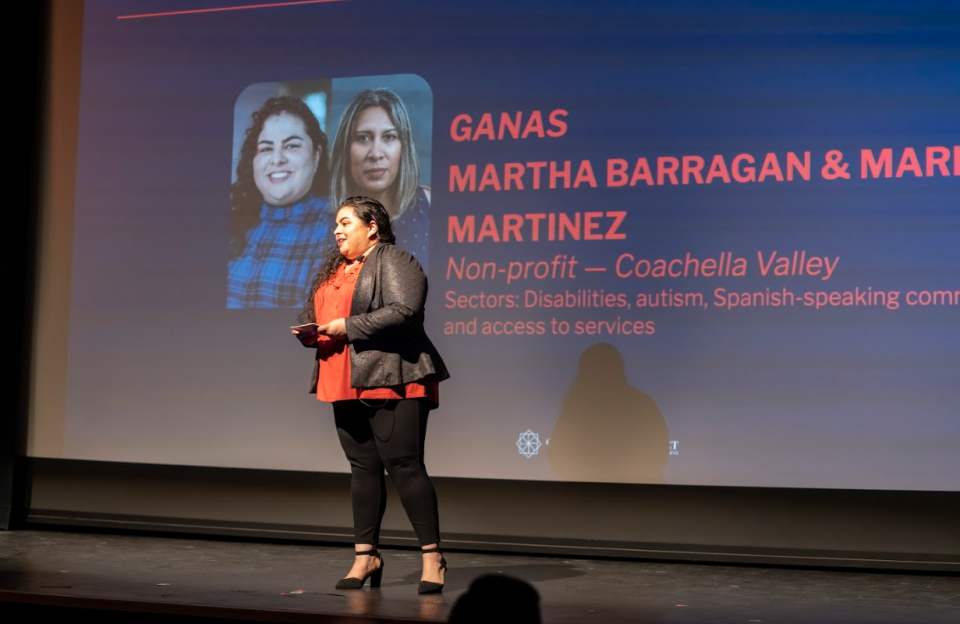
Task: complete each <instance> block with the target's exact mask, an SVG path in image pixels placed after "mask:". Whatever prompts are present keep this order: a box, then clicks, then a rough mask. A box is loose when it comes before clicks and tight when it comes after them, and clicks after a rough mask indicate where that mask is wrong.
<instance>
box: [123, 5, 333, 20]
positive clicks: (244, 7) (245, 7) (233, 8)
mask: <svg viewBox="0 0 960 624" xmlns="http://www.w3.org/2000/svg"><path fill="white" fill-rule="evenodd" d="M345 1H346V0H296V1H295V2H271V3H268V4H244V5H240V6H231V7H219V8H216V9H190V10H187V11H168V12H167V13H141V14H139V15H118V16H117V19H118V20H122V19H140V18H143V17H168V16H170V15H193V14H195V13H219V12H221V11H246V10H248V9H272V8H273V7H285V6H295V5H298V4H320V3H321V2H345Z"/></svg>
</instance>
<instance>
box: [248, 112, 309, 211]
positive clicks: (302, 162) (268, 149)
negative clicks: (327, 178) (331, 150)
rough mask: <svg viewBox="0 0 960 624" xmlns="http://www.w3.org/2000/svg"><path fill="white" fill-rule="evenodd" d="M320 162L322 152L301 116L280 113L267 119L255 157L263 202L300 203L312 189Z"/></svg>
mask: <svg viewBox="0 0 960 624" xmlns="http://www.w3.org/2000/svg"><path fill="white" fill-rule="evenodd" d="M319 163H320V149H319V148H316V147H314V145H313V141H311V140H310V136H309V135H308V134H307V129H306V127H305V126H304V125H303V121H302V120H301V119H300V118H299V117H297V116H296V115H290V114H288V113H280V114H279V115H273V116H271V117H268V118H267V120H266V121H265V122H264V124H263V130H261V131H260V136H259V137H258V139H257V155H256V156H254V157H253V181H254V183H255V184H256V185H257V189H259V190H260V193H261V194H262V195H263V199H264V201H266V202H267V203H268V204H272V205H274V206H285V205H287V204H292V203H294V202H296V201H299V200H300V199H301V198H303V196H304V195H306V194H307V192H308V191H309V190H310V186H311V185H312V184H313V176H314V174H315V173H316V172H317V165H318V164H319Z"/></svg>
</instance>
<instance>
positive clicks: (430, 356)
mask: <svg viewBox="0 0 960 624" xmlns="http://www.w3.org/2000/svg"><path fill="white" fill-rule="evenodd" d="M426 300H427V276H426V275H425V274H424V272H423V269H422V268H420V263H419V262H417V260H416V258H414V257H413V256H412V255H410V253H408V252H406V251H404V250H403V249H400V248H399V247H397V246H396V245H393V244H390V243H379V244H378V245H377V246H376V247H374V248H373V251H371V252H370V255H369V256H367V258H366V260H364V261H363V266H362V267H361V268H360V275H358V276H357V285H356V288H355V289H354V291H353V299H352V300H351V304H350V316H349V317H347V318H346V321H345V322H346V326H347V341H348V342H349V348H350V386H351V387H353V388H382V387H386V386H400V385H404V384H407V383H410V382H413V381H420V380H422V379H424V378H426V377H429V376H433V377H435V378H436V380H437V381H443V380H444V379H447V378H449V377H450V373H449V372H447V367H446V366H445V365H444V363H443V360H442V359H441V358H440V354H439V353H438V352H437V349H436V348H435V347H434V346H433V343H431V342H430V339H429V338H428V337H427V334H426V332H425V331H424V329H423V307H424V303H425V302H426ZM309 308H310V310H309V316H311V317H314V310H313V306H312V305H311V306H309ZM309 321H310V322H316V318H315V317H314V318H310V319H309ZM319 374H320V352H319V350H318V351H317V360H316V362H315V363H314V366H313V382H312V385H311V387H310V392H311V393H314V394H315V393H316V392H317V382H318V377H319Z"/></svg>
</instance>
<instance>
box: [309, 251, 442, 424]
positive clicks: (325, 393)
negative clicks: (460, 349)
mask: <svg viewBox="0 0 960 624" xmlns="http://www.w3.org/2000/svg"><path fill="white" fill-rule="evenodd" d="M362 266H363V261H362V260H361V261H360V262H355V263H353V264H343V265H341V266H340V268H339V269H337V272H336V273H335V274H334V275H333V276H332V277H331V278H330V279H328V280H327V281H326V282H324V283H323V284H321V285H320V287H319V288H318V289H317V294H316V296H315V297H314V300H313V306H314V310H315V312H316V318H317V324H318V325H324V324H326V323H329V322H330V321H333V320H336V319H338V318H346V317H348V316H350V307H351V303H352V301H353V290H354V288H355V287H356V285H357V276H359V275H360V268H361V267H362ZM317 340H318V343H317V349H318V351H319V358H320V377H319V380H318V383H317V399H318V400H320V401H327V402H328V403H332V402H334V401H348V400H351V399H416V398H426V399H427V400H428V401H430V402H431V403H433V405H439V404H440V384H439V382H437V381H436V380H430V379H427V380H421V381H414V382H411V383H408V384H406V385H404V386H389V387H383V388H352V387H350V349H349V348H348V345H347V340H346V337H345V336H343V337H336V338H330V337H329V336H318V338H317Z"/></svg>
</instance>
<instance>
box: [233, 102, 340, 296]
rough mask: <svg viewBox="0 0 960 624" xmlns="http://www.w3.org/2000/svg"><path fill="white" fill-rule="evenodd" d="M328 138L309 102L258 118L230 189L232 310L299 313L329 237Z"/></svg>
mask: <svg viewBox="0 0 960 624" xmlns="http://www.w3.org/2000/svg"><path fill="white" fill-rule="evenodd" d="M329 184H330V177H329V171H328V155H327V135H326V134H325V133H324V132H323V130H322V129H321V128H320V123H319V122H318V121H317V118H316V117H315V116H314V114H313V113H312V112H311V111H310V109H309V108H308V107H307V105H306V104H304V102H303V101H302V100H300V99H299V98H296V97H290V96H280V97H274V98H270V99H269V100H267V101H266V102H265V103H264V104H263V106H261V107H260V109H258V110H257V111H256V112H254V113H253V115H252V123H251V125H250V127H249V128H248V129H247V131H246V134H245V135H244V139H243V145H242V146H241V148H240V159H239V163H238V164H237V181H236V182H235V183H234V185H233V187H232V188H231V212H232V219H231V228H232V232H231V234H232V236H231V241H230V244H231V254H232V257H231V260H230V264H229V272H228V278H227V307H228V308H285V307H298V306H299V305H300V304H301V303H302V301H303V295H304V292H306V289H307V288H308V287H309V285H310V282H311V279H312V277H313V275H314V274H315V273H316V271H317V267H318V266H319V264H320V262H321V260H322V258H323V256H324V245H325V242H326V240H327V238H328V231H329V220H330V213H329V202H328V200H327V198H326V196H325V195H326V190H327V189H328V188H329Z"/></svg>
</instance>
